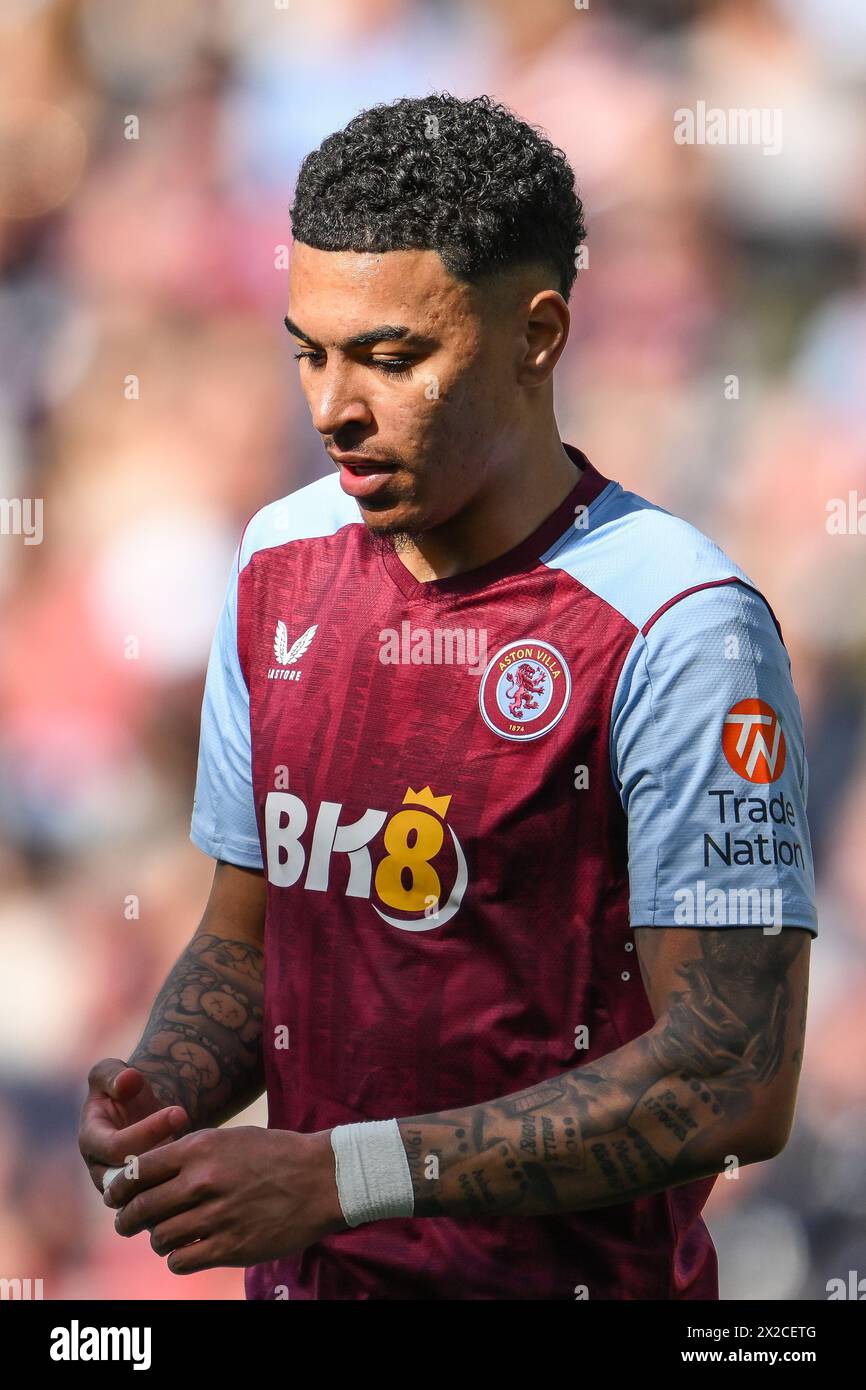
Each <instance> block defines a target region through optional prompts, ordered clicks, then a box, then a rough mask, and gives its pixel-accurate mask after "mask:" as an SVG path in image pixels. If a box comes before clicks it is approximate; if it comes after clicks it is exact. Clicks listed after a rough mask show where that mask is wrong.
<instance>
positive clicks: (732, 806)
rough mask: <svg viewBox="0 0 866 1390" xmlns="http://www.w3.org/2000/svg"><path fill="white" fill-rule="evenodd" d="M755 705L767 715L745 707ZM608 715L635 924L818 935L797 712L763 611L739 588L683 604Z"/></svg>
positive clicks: (643, 639) (663, 623) (787, 670)
mask: <svg viewBox="0 0 866 1390" xmlns="http://www.w3.org/2000/svg"><path fill="white" fill-rule="evenodd" d="M755 700H757V701H761V702H762V703H763V705H764V706H768V707H770V713H767V711H766V710H764V709H761V708H758V707H755V706H752V707H751V708H750V707H749V705H746V706H745V708H740V709H737V708H736V707H737V706H740V703H741V702H742V701H755ZM773 713H775V719H774V718H773ZM756 715H757V718H756ZM611 716H612V717H611V734H610V753H611V772H612V776H613V781H614V786H615V788H616V790H617V792H618V794H619V797H620V800H621V802H622V806H623V809H624V811H625V813H626V816H627V818H628V863H629V915H630V920H631V925H632V926H633V927H637V926H698V927H700V926H706V927H719V926H731V927H738V926H743V927H744V926H753V927H754V926H761V927H763V928H764V929H765V931H767V932H768V933H769V934H773V933H774V932H776V931H778V930H780V929H781V927H782V926H783V925H784V926H802V927H807V928H808V929H809V931H810V932H811V934H812V935H813V936H817V934H818V929H817V915H816V911H815V881H814V870H813V865H812V851H811V844H810V840H809V827H808V823H807V820H806V798H807V794H808V767H807V763H806V757H805V752H804V747H803V726H802V717H801V713H800V704H799V701H798V699H797V695H796V692H795V690H794V685H793V682H792V679H791V664H790V659H789V657H788V653H787V651H786V649H785V647H784V645H783V643H782V641H781V639H780V637H779V634H778V632H777V630H776V626H775V623H774V622H773V618H772V616H771V614H770V612H769V610H768V608H767V606H766V604H765V603H764V602H763V600H762V599H761V598H760V597H759V596H758V595H757V594H755V593H754V592H752V591H751V590H750V589H748V588H747V587H746V586H745V585H743V584H739V583H737V584H724V585H718V586H717V587H714V588H705V589H702V590H698V591H697V592H695V593H693V594H689V595H687V596H686V597H685V598H682V599H680V600H679V601H678V602H676V603H675V604H673V605H672V606H671V607H670V608H669V609H667V611H666V612H664V613H662V615H661V617H660V618H658V619H657V620H656V621H655V622H654V623H653V624H652V625H651V626H650V628H649V630H648V632H647V633H646V635H645V636H644V635H642V634H641V633H638V635H637V636H636V638H635V641H634V645H633V646H632V648H631V650H630V652H629V655H628V657H627V659H626V662H625V664H624V666H623V670H622V672H621V674H620V679H619V682H618V685H617V690H616V693H615V696H614V701H613V708H612V711H611ZM777 725H778V726H780V727H781V738H779V739H777ZM783 760H784V761H783ZM762 774H763V775H764V776H765V777H766V776H767V775H772V780H770V781H767V780H764V781H760V780H753V778H756V777H757V778H760V777H761V775H762Z"/></svg>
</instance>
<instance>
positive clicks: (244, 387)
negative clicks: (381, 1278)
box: [0, 0, 866, 1299]
mask: <svg viewBox="0 0 866 1390" xmlns="http://www.w3.org/2000/svg"><path fill="white" fill-rule="evenodd" d="M0 71H2V81H0V92H2V95H0V361H2V379H0V494H2V497H3V498H6V499H13V498H31V499H36V498H39V499H43V502H44V513H43V516H44V535H43V538H42V540H41V543H40V544H28V543H27V542H26V540H25V538H24V537H23V536H22V535H21V534H13V533H12V532H11V528H10V533H9V534H2V535H0V650H2V661H0V1275H2V1276H4V1277H28V1276H29V1277H33V1278H36V1277H41V1278H42V1279H43V1280H44V1295H45V1297H46V1298H52V1299H56V1298H65V1297H73V1298H78V1297H81V1298H90V1299H102V1298H116V1299H127V1298H136V1297H145V1298H217V1299H219V1298H227V1299H230V1298H240V1297H242V1296H243V1287H242V1271H240V1270H220V1271H214V1272H210V1273H206V1274H201V1275H197V1276H194V1277H191V1278H186V1279H183V1278H181V1279H179V1278H176V1277H174V1276H172V1275H171V1274H170V1273H169V1272H168V1271H167V1269H166V1268H165V1262H164V1261H163V1260H160V1259H159V1258H157V1256H155V1255H154V1254H153V1253H152V1251H151V1249H150V1246H149V1244H148V1239H147V1236H146V1235H143V1236H139V1237H137V1238H136V1239H134V1240H131V1241H130V1240H122V1239H121V1238H119V1237H118V1236H116V1235H115V1233H114V1229H113V1223H112V1216H111V1214H110V1213H109V1212H107V1211H106V1209H105V1208H104V1207H103V1206H102V1204H101V1202H100V1201H99V1199H98V1197H97V1195H96V1193H95V1192H94V1189H93V1188H92V1186H91V1185H90V1183H89V1180H88V1178H87V1175H86V1172H85V1170H84V1166H83V1164H82V1162H81V1160H80V1158H79V1156H78V1153H77V1146H76V1130H77V1124H78V1113H79V1109H80V1105H81V1102H82V1099H83V1096H84V1091H85V1078H86V1075H87V1071H88V1069H89V1067H90V1066H91V1064H92V1063H93V1062H94V1061H96V1060H97V1059H99V1058H101V1057H103V1056H121V1057H125V1056H127V1055H128V1054H129V1052H130V1051H131V1049H132V1048H133V1046H134V1045H135V1043H136V1041H137V1040H138V1037H139V1035H140V1032H141V1028H142V1026H143V1023H144V1020H145V1018H146V1015H147V1012H148V1010H149V1007H150V1005H151V1003H152V1000H153V997H154V995H155V992H156V990H157V988H158V987H159V985H160V984H161V983H162V980H163V978H164V976H165V974H166V971H167V970H168V968H169V966H170V965H171V963H172V962H173V960H174V959H175V958H176V956H177V954H178V953H179V952H180V950H181V949H182V948H183V946H184V945H185V944H186V942H187V940H188V939H189V937H190V935H191V934H192V932H193V930H194V928H195V926H196V925H197V923H198V920H199V917H200V915H201V912H202V909H203V906H204V903H205V900H206V897H207V892H208V889H209V886H210V881H211V878H212V874H213V863H212V861H211V860H209V859H208V858H207V857H206V856H205V855H203V854H202V853H201V852H200V851H199V850H198V849H196V848H195V847H194V846H193V845H192V844H191V843H190V841H189V839H188V832H189V819H190V814H191V809H192V795H193V785H194V777H195V762H196V753H197V741H198V720H199V713H200V706H201V696H202V683H203V676H204V669H205V664H206V660H207V655H208V649H209V645H210V641H211V637H212V634H213V629H214V625H215V623H216V618H217V615H218V611H219V606H220V603H221V601H222V597H223V593H224V589H225V584H226V580H227V575H228V566H229V563H230V560H231V555H232V551H233V548H234V546H235V544H236V542H237V540H238V537H239V535H240V531H241V529H242V527H243V524H244V522H245V521H246V519H247V517H248V516H249V515H250V514H251V513H252V512H253V511H254V510H256V509H257V508H258V507H260V506H261V505H263V504H264V503H265V502H267V501H270V500H272V499H274V498H276V497H281V496H283V495H285V494H286V493H288V492H290V491H292V490H293V489H294V488H296V487H298V486H300V485H301V484H303V483H305V482H308V481H310V480H312V479H313V478H315V477H317V476H320V475H321V474H323V473H325V472H327V471H328V469H329V468H330V467H331V465H330V464H329V462H328V460H327V459H326V457H325V454H324V452H323V449H322V445H321V441H320V440H319V437H318V436H317V435H316V433H315V431H314V430H313V428H312V425H311V424H310V421H309V418H308V416H307V413H306V407H305V405H304V402H303V399H302V396H301V394H300V391H299V388H298V384H297V367H296V365H295V363H293V362H292V361H291V356H290V347H291V344H290V343H289V340H288V338H287V335H286V333H285V329H284V327H283V324H282V317H283V314H284V312H285V307H286V305H285V298H286V271H285V248H286V246H287V244H288V242H289V237H290V226H289V219H288V205H289V203H290V199H291V191H292V187H293V182H294V178H295V175H296V172H297V169H298V165H299V162H300V160H301V159H302V157H303V155H304V154H305V153H306V152H307V151H308V150H309V149H311V148H313V147H314V146H316V145H317V144H318V143H319V142H320V141H321V139H322V138H323V137H324V136H325V135H327V134H328V133H329V132H330V131H332V130H334V129H336V128H338V127H339V126H341V125H343V124H344V123H345V122H346V121H347V120H348V119H349V118H350V117H351V116H352V115H353V114H355V113H356V112H357V111H358V110H359V109H361V108H362V107H364V106H367V105H370V104H371V103H373V102H376V101H382V100H390V99H393V98H395V97H397V96H401V95H414V94H421V93H424V92H427V91H431V90H449V91H452V92H454V93H456V94H457V95H461V96H471V95H474V94H477V93H479V92H482V91H484V92H488V93H490V94H492V95H493V96H495V97H497V98H498V99H500V100H502V101H505V102H506V103H507V104H508V105H510V106H512V107H513V108H514V109H515V110H516V111H517V112H518V113H519V114H520V115H521V116H522V117H523V118H524V119H527V120H530V121H532V122H534V123H537V124H539V125H541V126H542V127H544V128H545V130H546V131H547V132H548V133H549V134H550V135H551V137H552V138H553V139H554V141H555V143H557V144H558V145H560V146H561V147H562V148H563V149H564V150H565V151H566V153H567V154H568V155H569V157H570V159H571V161H572V163H573V165H574V168H575V170H576V174H577V179H578V185H579V189H580V192H581V194H582V196H583V198H584V200H585V204H586V210H587V219H588V226H589V237H588V248H589V263H588V265H587V267H586V268H585V269H584V270H583V271H582V272H581V274H580V275H579V277H578V281H577V285H576V287H575V290H574V293H573V296H572V301H571V307H572V312H573V330H572V338H571V342H570V344H569V347H568V350H567V354H566V357H565V359H564V360H563V363H562V364H561V366H560V368H559V371H558V387H557V410H558V418H559V422H560V428H561V433H562V436H563V438H565V439H566V440H568V441H570V442H572V443H574V444H577V445H578V446H579V447H580V448H582V449H583V450H584V451H585V452H586V453H587V454H588V455H589V457H590V458H591V459H592V460H593V462H594V463H595V464H596V466H597V467H598V468H599V469H600V470H601V471H602V472H603V473H605V474H606V475H607V476H609V477H614V478H617V479H618V480H619V481H621V482H622V483H623V485H624V486H626V487H631V488H633V489H635V490H636V491H638V492H641V493H643V494H644V495H645V496H648V497H649V498H651V499H652V500H653V501H655V502H658V503H660V504H661V505H662V506H664V507H667V508H668V509H669V510H671V511H674V512H677V513H678V514H680V515H682V516H685V517H687V518H688V519H689V520H691V521H693V522H694V523H695V524H696V525H697V526H699V527H700V528H701V529H703V530H705V531H707V532H708V533H709V534H710V535H711V536H713V537H714V539H716V540H717V541H718V542H719V543H720V544H721V545H722V546H723V547H724V548H725V549H727V550H728V551H729V552H730V553H731V554H732V556H733V557H734V558H735V559H736V560H737V561H738V562H739V563H740V564H741V565H742V566H743V568H744V569H745V570H746V572H747V573H749V574H750V576H751V577H752V579H753V580H754V581H755V583H756V584H758V585H759V586H760V588H761V589H763V590H764V591H765V592H766V593H767V595H768V596H769V598H770V601H771V603H772V605H773V607H774V609H775V612H776V613H777V615H778V617H779V619H780V622H781V625H782V629H783V632H784V635H785V638H786V642H787V646H788V649H789V652H790V655H791V660H792V665H793V672H794V679H795V683H796V686H797V690H798V693H799V696H800V701H801V705H802V708H803V714H804V720H805V726H806V734H807V751H808V756H809V761H810V768H811V786H810V800H809V816H810V823H811V831H812V837H813V845H814V852H815V860H816V872H817V878H818V885H819V910H820V934H819V936H818V938H817V940H816V941H815V942H814V943H813V947H812V960H813V965H812V986H811V994H810V1008H809V1023H808V1031H807V1038H806V1048H805V1064H804V1072H803V1078H802V1084H801V1089H800V1098H799V1105H798V1115H797V1122H796V1127H795V1130H794V1133H793V1135H792V1138H791V1140H790V1142H789V1144H788V1146H787V1148H786V1149H785V1150H784V1151H783V1153H782V1154H781V1155H780V1156H779V1157H778V1158H777V1159H775V1160H774V1161H773V1162H771V1163H768V1164H761V1165H755V1166H752V1167H749V1168H746V1169H744V1170H743V1171H742V1172H741V1173H740V1176H739V1178H738V1179H737V1180H736V1181H727V1180H725V1179H724V1178H719V1180H718V1181H717V1183H716V1187H715V1190H714V1193H713V1196H712V1198H711V1200H710V1203H709V1206H708V1208H707V1212H706V1217H707V1221H708V1224H709V1226H710V1229H711V1232H712V1234H713V1237H714V1239H715V1241H716V1245H717V1247H718V1250H719V1255H720V1264H721V1270H722V1296H723V1297H724V1298H747V1299H751V1298H754V1299H808V1298H818V1299H823V1298H825V1297H826V1283H827V1280H828V1279H831V1278H843V1279H847V1278H848V1272H849V1271H850V1270H856V1271H857V1272H858V1276H859V1277H864V1276H866V1181H864V1172H866V1065H864V1062H866V837H864V833H863V826H864V822H866V729H864V708H866V704H864V685H866V534H857V531H856V527H850V526H849V528H848V533H847V534H834V533H832V532H831V530H828V525H827V521H828V503H832V499H836V498H838V499H843V500H844V501H845V502H846V506H847V505H848V504H849V502H850V501H851V500H852V499H851V495H852V494H854V496H853V503H854V505H856V502H857V501H858V500H859V499H866V7H864V6H863V4H862V0H821V2H820V3H819V4H818V3H815V0H656V3H653V0H590V3H589V6H588V8H586V7H582V6H581V5H580V4H573V3H570V0H532V3H531V4H527V3H526V2H525V0H459V3H457V0H454V3H445V0H316V3H315V4H313V5H308V4H301V3H296V0H287V3H285V4H281V3H280V0H276V3H274V0H225V2H224V3H219V2H218V0H210V3H205V2H204V0H148V3H147V4H135V5H133V4H118V3H117V0H55V2H53V3H52V0H5V3H4V5H3V8H2V13H0ZM699 101H704V102H705V103H706V104H707V106H708V107H720V108H723V109H726V110H727V109H730V108H741V107H745V108H753V107H758V108H770V109H779V110H781V111H782V113H783V122H784V124H783V133H784V138H783V143H782V149H781V151H780V152H779V153H777V154H772V155H766V154H764V153H763V150H762V149H761V148H760V147H755V146H746V145H740V146H737V145H730V144H729V145H716V146H713V145H706V144H705V145H698V144H694V145H681V144H678V143H677V142H676V141H675V140H674V112H675V111H676V110H678V109H679V108H683V107H690V108H694V107H695V106H696V103H697V102H699ZM130 136H132V137H133V138H129V137H130ZM133 379H137V382H138V391H137V394H136V390H135V385H134V381H133ZM864 512H866V502H864ZM863 531H864V532H866V516H864V519H863ZM131 634H134V635H135V636H136V637H137V639H138V642H139V654H138V657H137V659H130V649H129V647H128V645H127V638H128V637H129V636H130V635H131ZM132 894H134V895H137V898H138V901H139V904H140V912H139V915H138V916H137V917H135V916H130V914H129V910H128V907H127V903H128V899H129V895H132ZM265 1115H266V1112H265V1110H264V1107H263V1104H262V1103H260V1104H259V1106H257V1107H256V1108H255V1109H254V1110H253V1111H252V1112H248V1117H247V1122H249V1119H250V1118H251V1119H252V1121H253V1122H255V1123H264V1122H265Z"/></svg>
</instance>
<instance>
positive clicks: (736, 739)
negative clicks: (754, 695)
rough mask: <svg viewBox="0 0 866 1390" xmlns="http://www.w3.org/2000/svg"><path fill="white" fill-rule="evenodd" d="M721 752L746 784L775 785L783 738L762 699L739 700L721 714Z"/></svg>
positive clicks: (770, 708)
mask: <svg viewBox="0 0 866 1390" xmlns="http://www.w3.org/2000/svg"><path fill="white" fill-rule="evenodd" d="M722 749H723V751H724V754H725V757H726V758H727V760H728V762H729V763H730V765H731V767H732V768H733V769H734V772H736V773H737V775H738V776H739V777H742V778H744V779H745V780H746V781H747V782H775V781H776V779H777V777H781V775H782V772H783V771H784V768H785V735H784V734H783V733H782V725H781V724H780V722H779V716H778V715H777V713H776V711H775V710H774V709H773V706H772V705H768V704H766V703H765V701H763V700H740V701H738V703H737V704H736V705H732V706H731V708H730V709H729V710H728V712H727V714H726V715H725V722H724V725H723V726H722Z"/></svg>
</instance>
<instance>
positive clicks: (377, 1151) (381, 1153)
mask: <svg viewBox="0 0 866 1390" xmlns="http://www.w3.org/2000/svg"><path fill="white" fill-rule="evenodd" d="M330 1144H331V1148H332V1150H333V1154H334V1166H335V1186H336V1190H337V1197H338V1200H339V1204H340V1210H341V1211H342V1213H343V1216H344V1219H345V1221H346V1224H347V1226H349V1227H352V1228H354V1227H355V1226H360V1225H363V1224H364V1223H365V1222H368V1221H386V1220H388V1219H390V1218H395V1217H396V1218H400V1217H409V1216H414V1214H415V1193H414V1189H413V1185H412V1175H411V1172H410V1170H409V1160H408V1159H407V1157H406V1150H405V1147H404V1145H403V1139H402V1137H401V1134H400V1130H399V1126H398V1124H397V1121H396V1120H363V1121H361V1122H360V1123H358V1124H346V1125H335V1126H334V1128H333V1129H332V1130H331V1131H330Z"/></svg>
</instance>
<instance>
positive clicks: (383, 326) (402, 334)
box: [283, 314, 434, 351]
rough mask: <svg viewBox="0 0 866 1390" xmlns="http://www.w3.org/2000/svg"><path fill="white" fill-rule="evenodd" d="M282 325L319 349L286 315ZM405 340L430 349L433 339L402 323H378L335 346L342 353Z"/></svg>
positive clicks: (307, 334)
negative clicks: (351, 349) (413, 330)
mask: <svg viewBox="0 0 866 1390" xmlns="http://www.w3.org/2000/svg"><path fill="white" fill-rule="evenodd" d="M283 323H284V324H285V325H286V328H287V329H288V331H289V332H290V333H293V334H294V336H295V337H296V338H300V339H302V341H303V342H305V343H310V345H311V346H312V347H317V348H321V346H322V345H321V343H317V342H316V340H315V338H311V337H310V335H309V333H305V332H304V330H303V329H302V328H299V327H298V325H297V324H296V323H294V322H293V321H292V319H290V318H289V316H288V314H286V316H285V318H284V319H283ZM403 339H405V340H406V341H407V343H409V344H410V345H411V346H412V347H432V346H433V344H434V339H433V338H427V337H425V336H424V335H423V334H421V333H413V332H412V330H411V329H410V328H408V327H407V326H406V324H403V323H380V324H379V326H378V327H377V328H367V329H365V330H364V332H363V333H355V334H354V335H353V336H352V337H351V338H345V339H344V340H343V342H341V343H338V344H337V346H338V347H339V348H341V349H342V350H343V351H345V350H346V348H356V347H372V345H373V344H374V343H395V342H399V341H402V340H403Z"/></svg>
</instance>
